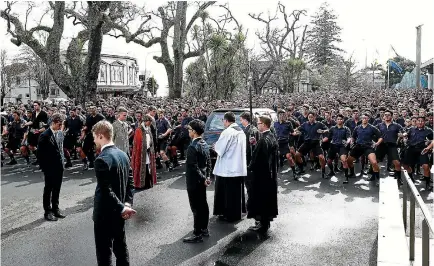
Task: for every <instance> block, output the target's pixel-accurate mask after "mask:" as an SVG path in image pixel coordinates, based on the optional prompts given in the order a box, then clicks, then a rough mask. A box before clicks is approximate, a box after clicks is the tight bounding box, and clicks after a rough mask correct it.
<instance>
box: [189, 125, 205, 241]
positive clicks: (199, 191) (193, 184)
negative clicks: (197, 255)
mask: <svg viewBox="0 0 434 266" xmlns="http://www.w3.org/2000/svg"><path fill="white" fill-rule="evenodd" d="M204 129H205V123H204V122H203V121H201V120H199V119H195V120H193V121H191V122H190V123H189V124H188V132H189V136H190V138H191V139H192V140H193V141H192V142H191V144H190V146H188V149H187V162H186V167H187V169H186V182H187V193H188V199H189V201H190V207H191V211H192V212H193V217H194V231H193V235H192V236H190V237H187V238H184V242H186V243H200V242H203V238H202V237H203V236H205V237H208V236H209V231H208V219H209V208H208V203H207V201H206V187H207V186H209V185H210V184H211V181H210V180H209V176H210V174H211V159H210V156H209V146H208V144H206V142H205V140H203V139H202V134H203V132H204Z"/></svg>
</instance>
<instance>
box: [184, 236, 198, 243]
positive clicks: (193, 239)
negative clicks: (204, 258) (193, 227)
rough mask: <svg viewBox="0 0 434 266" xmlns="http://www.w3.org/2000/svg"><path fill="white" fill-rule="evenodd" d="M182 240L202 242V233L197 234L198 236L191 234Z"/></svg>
mask: <svg viewBox="0 0 434 266" xmlns="http://www.w3.org/2000/svg"><path fill="white" fill-rule="evenodd" d="M182 241H183V242H184V243H202V242H203V238H202V235H199V236H196V235H192V236H189V237H186V238H184V239H183V240H182Z"/></svg>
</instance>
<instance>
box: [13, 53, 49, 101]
mask: <svg viewBox="0 0 434 266" xmlns="http://www.w3.org/2000/svg"><path fill="white" fill-rule="evenodd" d="M14 61H16V62H21V63H23V64H25V65H26V66H27V67H28V69H29V70H30V74H29V78H32V79H34V80H35V81H36V82H37V83H38V85H39V90H38V94H41V95H42V98H43V99H47V98H48V96H49V94H50V83H51V81H52V80H53V79H52V78H51V75H50V73H49V70H48V67H47V65H46V64H45V62H44V61H43V60H42V59H41V58H40V57H39V56H38V55H37V54H36V53H35V52H34V51H33V50H32V49H31V48H30V47H29V46H27V45H24V46H22V48H21V53H20V54H19V55H18V58H16V59H15V60H14Z"/></svg>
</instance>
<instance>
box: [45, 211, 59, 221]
mask: <svg viewBox="0 0 434 266" xmlns="http://www.w3.org/2000/svg"><path fill="white" fill-rule="evenodd" d="M44 218H45V220H47V221H51V222H55V221H57V220H58V219H57V218H56V217H55V216H54V214H53V213H52V212H49V213H46V214H44Z"/></svg>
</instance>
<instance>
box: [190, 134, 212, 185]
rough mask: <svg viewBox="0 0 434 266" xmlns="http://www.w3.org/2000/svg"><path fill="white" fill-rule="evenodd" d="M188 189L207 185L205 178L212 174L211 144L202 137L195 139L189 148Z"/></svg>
mask: <svg viewBox="0 0 434 266" xmlns="http://www.w3.org/2000/svg"><path fill="white" fill-rule="evenodd" d="M185 165H186V171H185V176H186V183H187V190H195V189H197V188H198V187H199V186H205V180H206V179H207V178H209V177H210V175H211V159H210V155H209V146H208V144H207V143H206V142H205V140H203V139H202V138H197V139H195V140H193V141H192V142H191V144H190V146H188V149H187V161H186V164H185Z"/></svg>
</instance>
